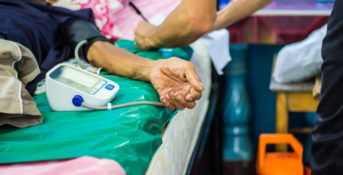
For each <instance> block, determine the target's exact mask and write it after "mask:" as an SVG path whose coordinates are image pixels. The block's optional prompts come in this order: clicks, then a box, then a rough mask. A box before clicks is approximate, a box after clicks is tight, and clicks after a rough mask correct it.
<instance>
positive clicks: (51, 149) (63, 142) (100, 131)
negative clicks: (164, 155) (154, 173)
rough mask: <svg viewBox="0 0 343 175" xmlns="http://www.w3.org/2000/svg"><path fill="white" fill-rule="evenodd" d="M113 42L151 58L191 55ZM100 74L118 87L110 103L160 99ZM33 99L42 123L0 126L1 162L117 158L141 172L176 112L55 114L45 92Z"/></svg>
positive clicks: (140, 85)
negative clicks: (163, 130) (140, 48)
mask: <svg viewBox="0 0 343 175" xmlns="http://www.w3.org/2000/svg"><path fill="white" fill-rule="evenodd" d="M116 45H117V46H118V47H122V48H125V49H127V50H129V51H131V52H133V53H136V54H137V55H140V56H143V57H146V58H150V59H160V58H166V57H170V56H177V57H181V58H183V59H189V58H190V56H191V54H192V50H191V48H189V47H183V48H176V49H166V50H164V51H163V50H154V51H140V50H137V49H136V48H135V46H134V43H133V42H132V41H127V40H120V41H118V42H117V43H116ZM118 64H120V63H118ZM103 76H105V77H107V78H109V79H111V80H113V81H115V82H117V83H118V84H119V86H120V90H119V92H118V94H117V97H116V98H115V99H114V100H113V101H112V103H113V104H123V103H128V102H133V101H142V100H149V101H159V97H158V94H157V93H156V91H155V90H154V88H153V86H152V85H151V84H150V83H146V82H141V81H135V80H131V79H127V78H123V77H116V76H113V75H110V74H108V73H106V72H104V73H103ZM34 100H35V101H36V103H37V106H38V108H39V110H40V111H41V113H42V115H43V119H44V122H43V124H40V125H37V126H33V127H29V128H23V129H20V128H14V127H11V126H3V127H0V163H17V162H29V161H42V160H55V159H67V158H75V157H80V156H85V155H88V156H94V157H98V158H108V159H113V160H116V161H118V162H119V163H120V165H121V166H123V168H124V169H125V170H126V172H127V174H129V175H131V174H144V172H145V170H146V168H147V167H148V165H149V162H150V160H151V158H152V156H153V154H154V152H155V151H156V150H157V148H158V147H159V146H160V145H161V142H162V139H161V137H160V131H161V129H162V128H163V127H164V125H165V124H166V123H167V122H168V120H170V118H171V117H172V116H173V115H174V113H175V112H174V111H169V110H167V109H166V108H163V107H155V106H150V105H139V106H133V107H126V108H121V109H116V110H109V111H73V112H54V111H51V108H50V106H49V104H48V101H47V98H46V94H45V93H43V94H40V95H37V96H34Z"/></svg>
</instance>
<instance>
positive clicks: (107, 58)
mask: <svg viewBox="0 0 343 175" xmlns="http://www.w3.org/2000/svg"><path fill="white" fill-rule="evenodd" d="M87 58H88V61H89V62H90V63H91V64H93V65H95V66H98V67H102V68H104V69H105V70H107V71H109V72H111V73H113V74H116V75H119V76H123V77H128V78H132V79H136V80H142V81H147V82H151V83H152V85H153V86H154V88H155V89H156V90H157V92H158V94H159V95H160V100H161V102H162V103H163V105H164V106H166V107H167V108H168V109H170V110H174V109H176V108H177V109H180V110H182V109H184V108H193V107H194V106H195V101H196V100H198V99H200V97H201V92H202V91H203V86H202V84H201V82H200V79H199V77H198V76H197V74H196V72H195V70H194V68H193V65H192V63H190V62H189V61H185V60H181V59H179V58H170V59H166V60H157V61H155V60H150V59H146V58H143V57H140V56H137V55H135V54H133V53H131V52H128V51H126V50H124V49H121V48H118V47H115V46H114V45H113V44H111V43H108V42H104V41H97V42H95V43H94V44H92V45H91V46H90V48H89V50H88V53H87Z"/></svg>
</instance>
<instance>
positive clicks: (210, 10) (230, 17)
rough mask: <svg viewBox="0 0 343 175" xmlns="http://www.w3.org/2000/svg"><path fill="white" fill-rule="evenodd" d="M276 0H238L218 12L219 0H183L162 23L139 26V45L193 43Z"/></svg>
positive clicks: (137, 33) (156, 45)
mask: <svg viewBox="0 0 343 175" xmlns="http://www.w3.org/2000/svg"><path fill="white" fill-rule="evenodd" d="M272 1H273V0H234V1H232V2H230V3H229V5H228V6H227V7H226V8H225V9H224V10H223V11H221V12H220V13H219V14H218V15H217V14H216V1H215V0H201V1H199V0H183V1H182V2H181V4H180V5H179V6H178V7H177V8H176V9H175V10H174V11H173V12H172V13H171V14H170V15H169V16H168V17H167V18H166V20H165V21H164V22H163V23H162V24H161V25H159V26H153V25H151V24H148V23H146V22H144V21H142V22H140V23H139V24H138V26H137V28H136V30H135V41H136V47H137V48H139V49H143V50H147V49H151V48H157V47H177V46H183V45H187V44H190V43H192V42H193V41H195V40H196V39H198V38H200V37H201V36H202V35H204V34H205V33H207V32H210V31H212V30H217V29H221V28H224V27H227V26H229V25H231V24H233V23H235V22H237V21H239V20H241V19H243V18H245V17H247V16H249V15H251V14H252V13H254V12H255V11H257V10H258V9H260V8H263V7H264V6H266V5H267V4H269V3H270V2H272Z"/></svg>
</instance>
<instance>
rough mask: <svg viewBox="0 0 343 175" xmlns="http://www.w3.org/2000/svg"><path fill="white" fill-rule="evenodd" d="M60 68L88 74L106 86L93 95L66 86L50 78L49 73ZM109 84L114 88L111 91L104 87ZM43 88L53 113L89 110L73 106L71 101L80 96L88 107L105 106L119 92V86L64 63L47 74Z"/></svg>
mask: <svg viewBox="0 0 343 175" xmlns="http://www.w3.org/2000/svg"><path fill="white" fill-rule="evenodd" d="M61 66H68V67H70V68H72V69H77V70H79V71H82V73H84V74H88V75H91V76H93V77H94V76H95V77H97V78H99V79H102V80H104V81H106V84H104V85H103V86H101V88H100V89H99V90H98V91H97V92H96V93H95V94H90V93H86V92H84V91H82V90H79V89H76V88H74V87H72V86H68V85H66V84H64V83H62V82H60V81H57V80H54V79H53V78H51V76H50V75H51V73H53V72H54V71H55V70H56V69H58V68H59V67H61ZM85 76H86V75H85ZM109 84H111V85H113V86H114V88H113V89H111V90H109V89H107V88H106V86H107V85H109ZM45 86H46V87H45V88H46V96H47V98H48V101H49V104H50V106H51V108H52V110H54V111H82V110H90V109H88V108H85V107H81V106H80V107H77V106H75V105H74V104H73V102H72V100H73V98H74V97H75V96H76V95H79V96H81V97H82V98H83V100H84V102H86V103H88V104H90V105H96V106H106V105H107V103H108V102H110V101H112V99H113V98H114V97H115V96H116V94H117V92H118V91H119V85H118V84H117V83H115V82H113V81H111V80H109V79H106V78H103V77H101V76H99V75H96V74H93V73H90V72H88V71H86V70H83V69H80V68H77V67H75V66H72V65H70V64H66V63H61V64H58V65H56V66H55V67H54V68H52V69H51V70H49V71H48V72H47V74H46V85H45Z"/></svg>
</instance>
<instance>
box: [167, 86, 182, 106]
mask: <svg viewBox="0 0 343 175" xmlns="http://www.w3.org/2000/svg"><path fill="white" fill-rule="evenodd" d="M168 96H169V98H170V101H171V102H172V104H174V106H175V107H176V108H177V109H179V110H183V109H185V105H182V104H181V103H179V102H178V100H177V99H176V98H177V97H176V94H175V92H174V91H169V92H168Z"/></svg>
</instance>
